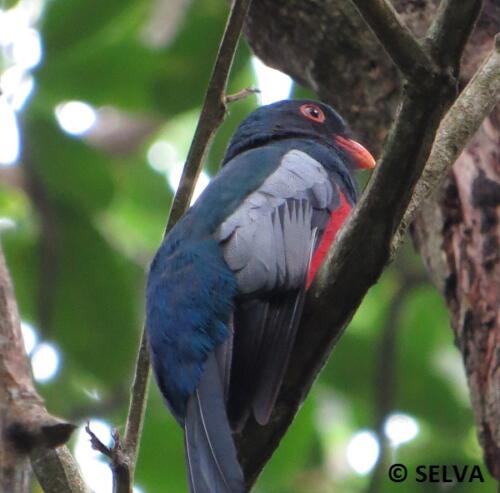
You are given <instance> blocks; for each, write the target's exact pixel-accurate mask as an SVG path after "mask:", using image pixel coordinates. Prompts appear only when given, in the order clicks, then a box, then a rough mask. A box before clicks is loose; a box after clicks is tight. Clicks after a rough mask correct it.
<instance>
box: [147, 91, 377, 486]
mask: <svg viewBox="0 0 500 493" xmlns="http://www.w3.org/2000/svg"><path fill="white" fill-rule="evenodd" d="M222 164H223V166H222V169H221V171H220V172H219V173H218V174H217V175H216V176H215V177H214V178H213V179H212V181H211V182H210V184H209V185H208V186H207V188H206V189H205V190H204V191H203V193H202V194H201V195H200V197H199V198H198V200H197V201H196V202H195V203H194V205H193V206H192V207H191V208H190V209H189V210H188V212H187V213H186V214H185V215H184V217H183V218H182V219H181V220H180V221H179V222H178V223H177V224H176V225H175V226H174V228H172V230H171V231H170V232H169V234H168V235H166V237H165V238H164V240H163V242H162V244H161V246H160V248H159V250H158V252H157V253H156V256H155V258H154V260H153V262H152V264H151V267H150V271H149V276H148V281H147V288H146V326H147V331H148V332H147V334H148V340H149V347H150V352H151V359H152V364H153V369H154V374H155V376H156V380H157V383H158V386H159V388H160V390H161V393H162V394H163V396H164V398H165V400H166V403H167V405H168V407H169V408H170V410H171V412H172V414H173V415H174V416H175V418H176V419H177V421H178V422H179V424H180V425H181V426H182V427H183V428H184V436H185V448H186V461H187V467H188V477H189V485H190V489H191V491H192V492H193V493H239V492H244V491H246V488H245V484H244V479H243V474H242V470H241V467H240V464H239V462H238V458H237V453H236V448H235V445H234V442H233V439H232V432H233V431H235V430H240V429H241V428H242V427H243V426H244V424H245V422H246V420H247V419H249V418H250V417H251V416H253V418H254V419H255V420H256V421H257V423H259V424H261V425H265V424H266V423H267V422H268V421H269V418H270V416H271V413H272V410H273V406H274V403H275V401H276V396H277V394H278V392H279V390H280V386H281V383H282V380H283V376H284V374H285V371H286V368H287V365H288V364H293V361H292V362H291V361H289V359H290V354H291V351H292V346H293V343H294V339H295V333H296V331H297V326H298V324H299V321H300V317H301V312H302V307H303V304H304V298H305V294H306V292H307V289H308V288H309V286H310V284H311V282H312V280H313V279H314V276H315V273H316V272H317V270H318V268H319V267H320V266H321V263H322V262H323V260H324V259H325V257H326V254H327V251H328V249H329V247H330V245H331V244H332V242H333V240H334V238H335V235H336V233H337V231H338V230H339V228H340V227H341V225H342V223H343V222H344V221H345V219H346V217H347V216H348V214H349V212H350V211H351V209H352V207H353V206H354V204H355V202H356V186H355V182H354V179H353V176H352V172H353V171H354V170H356V169H360V168H372V167H373V166H374V165H375V161H374V159H373V157H372V156H371V155H370V153H369V152H368V151H367V150H366V149H365V148H364V147H362V146H361V145H360V144H358V143H357V142H355V141H354V140H352V138H351V136H350V133H349V131H348V129H347V126H346V124H345V122H344V121H343V119H342V118H341V117H340V116H339V115H338V114H337V113H336V112H335V111H334V110H333V109H332V108H331V107H329V106H327V105H326V104H323V103H319V102H314V101H307V100H301V101H299V100H285V101H280V102H277V103H274V104H271V105H268V106H262V107H260V108H258V109H257V110H255V111H254V112H253V113H251V114H250V115H249V116H248V117H247V118H246V119H245V120H244V121H243V122H242V123H241V125H240V126H239V128H238V129H237V131H236V133H235V134H234V136H233V137H232V139H231V141H230V143H229V146H228V149H227V151H226V154H225V157H224V160H223V163H222Z"/></svg>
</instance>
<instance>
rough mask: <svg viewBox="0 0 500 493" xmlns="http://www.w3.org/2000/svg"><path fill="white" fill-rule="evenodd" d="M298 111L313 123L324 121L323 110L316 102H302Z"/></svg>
mask: <svg viewBox="0 0 500 493" xmlns="http://www.w3.org/2000/svg"><path fill="white" fill-rule="evenodd" d="M300 112H301V113H302V114H303V115H304V116H305V117H306V118H308V119H309V120H312V121H313V122H315V123H323V122H324V121H325V114H324V113H323V110H322V109H321V108H320V107H319V106H318V105H316V104H311V103H308V104H303V105H302V106H301V107H300Z"/></svg>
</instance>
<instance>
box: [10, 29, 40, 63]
mask: <svg viewBox="0 0 500 493" xmlns="http://www.w3.org/2000/svg"><path fill="white" fill-rule="evenodd" d="M41 59H42V41H41V38H40V33H39V32H38V31H36V30H35V29H33V28H26V29H22V30H21V31H19V32H17V33H16V37H15V38H14V40H13V42H12V60H13V62H14V63H15V64H16V65H18V66H19V67H22V68H24V69H30V68H33V67H36V66H37V65H38V64H39V63H40V60H41Z"/></svg>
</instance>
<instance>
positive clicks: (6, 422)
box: [0, 249, 88, 493]
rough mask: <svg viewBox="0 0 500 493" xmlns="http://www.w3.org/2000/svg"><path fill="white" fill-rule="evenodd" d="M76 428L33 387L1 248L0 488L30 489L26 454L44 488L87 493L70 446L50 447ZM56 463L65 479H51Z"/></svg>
mask: <svg viewBox="0 0 500 493" xmlns="http://www.w3.org/2000/svg"><path fill="white" fill-rule="evenodd" d="M74 429H75V426H74V425H72V424H71V423H67V422H65V421H62V420H60V419H58V418H55V417H53V416H51V415H50V414H49V413H48V412H47V410H46V409H45V406H44V404H43V401H42V399H41V398H40V396H39V395H38V393H37V392H36V389H35V387H34V384H33V380H32V378H31V369H30V366H29V363H28V358H27V357H26V353H25V351H24V345H23V340H22V335H21V328H20V320H19V313H18V310H17V305H16V301H15V296H14V290H13V286H12V282H11V279H10V276H9V273H8V271H7V267H6V265H5V261H4V257H3V253H2V251H1V249H0V493H27V492H28V491H30V486H31V468H30V465H29V460H30V459H31V460H32V461H33V466H34V469H35V472H36V473H37V476H38V479H39V481H40V484H41V485H42V487H43V488H44V491H46V492H50V493H52V492H54V493H56V492H57V493H59V492H61V493H62V492H63V491H64V492H70V493H88V490H87V489H86V487H85V486H84V483H83V481H82V480H81V478H80V477H79V472H78V467H77V466H76V464H75V463H74V460H73V459H72V458H71V455H70V454H69V452H68V453H67V454H65V453H64V449H63V450H62V451H54V450H52V449H54V448H55V447H58V446H60V445H62V444H64V443H66V442H67V441H68V439H69V437H70V435H71V433H72V432H73V430H74ZM35 462H36V465H35ZM58 469H62V470H64V471H65V472H66V476H65V478H66V479H67V482H66V481H64V480H60V479H59V481H58V484H53V483H54V477H57V478H60V476H59V475H58V474H57V473H56V471H57V470H58ZM39 472H41V473H42V474H38V473H39Z"/></svg>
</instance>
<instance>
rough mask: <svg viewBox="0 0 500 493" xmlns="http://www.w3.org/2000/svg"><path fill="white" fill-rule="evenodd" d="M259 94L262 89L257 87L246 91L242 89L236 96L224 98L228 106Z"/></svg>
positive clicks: (231, 95) (247, 88)
mask: <svg viewBox="0 0 500 493" xmlns="http://www.w3.org/2000/svg"><path fill="white" fill-rule="evenodd" d="M259 92H260V89H257V88H256V87H246V88H245V89H242V90H241V91H238V92H236V93H234V94H228V95H227V96H225V97H224V101H225V103H226V104H230V103H235V102H236V101H241V100H242V99H245V98H248V96H251V95H252V94H258V93H259Z"/></svg>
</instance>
